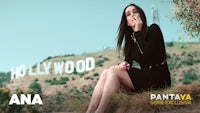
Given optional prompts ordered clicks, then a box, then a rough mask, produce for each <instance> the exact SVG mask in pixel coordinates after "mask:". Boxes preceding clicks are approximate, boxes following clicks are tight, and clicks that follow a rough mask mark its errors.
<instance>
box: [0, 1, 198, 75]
mask: <svg viewBox="0 0 200 113" xmlns="http://www.w3.org/2000/svg"><path fill="white" fill-rule="evenodd" d="M169 1H171V0H120V1H117V0H84V1H83V0H0V39H1V44H0V53H1V54H0V72H8V71H10V70H11V68H12V67H17V66H19V65H21V64H25V65H34V64H36V63H39V62H41V61H42V60H44V59H45V58H47V57H49V56H57V55H66V54H76V55H80V54H83V53H92V52H98V51H102V50H103V48H104V47H105V46H106V47H109V48H116V43H117V41H116V37H117V33H118V26H119V23H120V20H121V15H122V12H123V9H124V8H125V7H126V6H127V5H129V4H130V3H135V4H137V5H138V6H140V7H141V8H142V9H143V10H144V12H145V14H146V17H147V22H148V25H150V24H152V22H153V21H152V4H156V6H157V9H158V16H159V25H160V27H161V30H162V33H163V36H164V40H165V42H170V41H179V39H180V36H182V34H184V32H183V31H181V30H182V29H181V26H180V22H177V21H176V20H172V17H173V16H174V15H173V13H172V10H171V7H172V5H173V3H172V2H169ZM184 40H186V41H194V40H189V39H187V37H186V38H184Z"/></svg>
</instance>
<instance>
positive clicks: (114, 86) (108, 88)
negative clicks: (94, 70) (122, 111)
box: [95, 66, 134, 113]
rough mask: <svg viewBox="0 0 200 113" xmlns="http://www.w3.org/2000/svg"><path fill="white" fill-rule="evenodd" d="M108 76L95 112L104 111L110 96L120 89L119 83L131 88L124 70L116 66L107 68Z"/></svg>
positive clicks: (102, 112) (100, 112)
mask: <svg viewBox="0 0 200 113" xmlns="http://www.w3.org/2000/svg"><path fill="white" fill-rule="evenodd" d="M108 75H109V76H108V77H107V80H106V83H105V85H104V89H103V93H102V97H101V101H100V103H99V105H98V108H97V110H96V112H95V113H104V112H105V110H106V107H107V105H108V104H109V100H110V98H111V96H112V95H113V94H114V93H115V92H116V91H118V90H119V89H120V85H123V86H124V87H126V89H129V90H133V89H134V87H133V85H132V82H131V80H130V77H129V75H128V73H127V71H126V70H120V68H119V67H118V66H112V67H111V68H110V69H109V72H108Z"/></svg>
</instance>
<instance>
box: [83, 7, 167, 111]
mask: <svg viewBox="0 0 200 113" xmlns="http://www.w3.org/2000/svg"><path fill="white" fill-rule="evenodd" d="M124 39H125V40H124ZM123 40H124V41H125V45H124V49H123V53H124V56H125V60H124V61H123V62H121V63H120V64H119V65H118V66H112V67H110V68H109V69H108V70H104V71H103V72H102V74H101V76H100V79H99V81H98V82H97V84H96V87H95V89H94V92H93V96H92V98H91V101H90V104H89V107H88V110H87V113H104V112H105V111H106V109H107V106H108V104H109V99H110V97H111V96H112V95H113V93H115V92H117V91H118V90H120V89H121V88H122V87H123V89H125V90H126V91H136V92H140V91H143V90H149V89H158V88H165V87H168V86H170V84H171V80H170V73H169V70H168V66H167V61H166V51H165V46H164V40H163V35H162V33H161V30H160V28H159V26H157V25H156V24H152V25H151V26H150V27H147V22H146V17H145V14H144V12H143V10H142V9H141V8H140V7H138V6H137V5H135V4H130V5H128V6H127V7H126V8H125V9H124V12H123V15H122V19H121V23H120V26H119V34H118V42H117V45H118V50H120V49H121V45H122V42H123ZM133 60H134V61H136V62H138V63H139V65H140V67H141V69H137V68H134V67H132V62H133Z"/></svg>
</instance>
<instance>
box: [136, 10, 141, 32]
mask: <svg viewBox="0 0 200 113" xmlns="http://www.w3.org/2000/svg"><path fill="white" fill-rule="evenodd" d="M134 19H135V22H136V23H135V27H134V31H135V32H136V31H141V30H142V25H143V22H142V19H141V17H140V15H139V13H137V14H136V15H135V16H134Z"/></svg>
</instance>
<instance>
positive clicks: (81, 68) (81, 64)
mask: <svg viewBox="0 0 200 113" xmlns="http://www.w3.org/2000/svg"><path fill="white" fill-rule="evenodd" d="M76 71H77V72H78V73H82V72H84V71H85V61H84V60H79V61H77V62H76Z"/></svg>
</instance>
